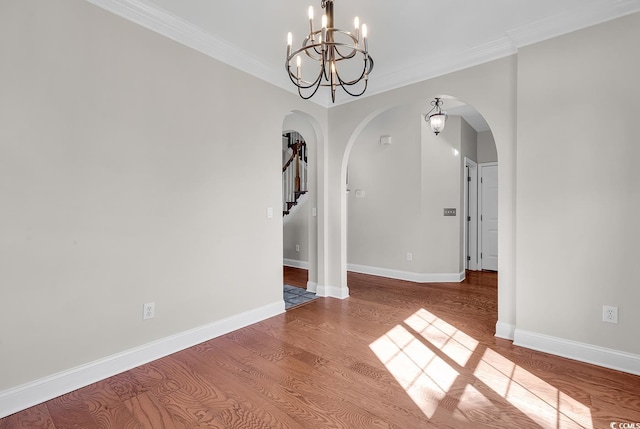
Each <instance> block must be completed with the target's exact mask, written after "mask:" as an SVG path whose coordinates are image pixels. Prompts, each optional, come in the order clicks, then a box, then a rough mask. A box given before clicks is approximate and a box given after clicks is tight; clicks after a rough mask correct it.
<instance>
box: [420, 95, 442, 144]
mask: <svg viewBox="0 0 640 429" xmlns="http://www.w3.org/2000/svg"><path fill="white" fill-rule="evenodd" d="M431 105H432V106H433V108H432V109H431V110H429V113H427V114H426V115H425V116H424V120H425V121H427V122H428V123H429V125H431V130H432V131H433V132H434V133H436V135H438V134H440V132H442V130H444V125H445V123H446V122H447V112H445V111H444V110H442V99H440V98H438V97H436V98H435V100H433V101H432V102H431ZM434 110H435V113H431V112H433V111H434Z"/></svg>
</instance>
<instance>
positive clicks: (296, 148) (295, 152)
mask: <svg viewBox="0 0 640 429" xmlns="http://www.w3.org/2000/svg"><path fill="white" fill-rule="evenodd" d="M302 146H305V147H306V146H307V144H306V143H305V142H296V143H294V144H292V145H291V148H292V149H293V153H292V154H291V156H290V157H289V160H288V161H287V162H286V163H285V164H284V165H283V166H282V172H283V173H284V172H285V171H286V170H287V167H289V165H291V163H292V162H293V160H294V159H295V158H296V156H297V155H298V152H299V151H300V148H301V147H302Z"/></svg>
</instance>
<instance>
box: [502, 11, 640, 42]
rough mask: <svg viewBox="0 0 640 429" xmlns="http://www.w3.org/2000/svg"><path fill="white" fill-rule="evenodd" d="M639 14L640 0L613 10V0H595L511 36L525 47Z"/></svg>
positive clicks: (538, 22)
mask: <svg viewBox="0 0 640 429" xmlns="http://www.w3.org/2000/svg"><path fill="white" fill-rule="evenodd" d="M638 11H640V0H618V1H616V4H615V5H614V6H613V7H612V6H611V1H609V0H595V1H591V2H585V3H584V4H581V5H580V7H577V8H574V9H572V10H570V11H565V12H563V13H559V14H557V15H554V16H552V17H550V18H546V19H542V20H538V21H534V22H531V23H529V24H526V25H523V26H520V27H517V28H514V29H513V30H510V31H508V32H507V35H508V37H509V38H510V39H511V40H512V41H513V45H514V46H515V47H516V48H522V47H524V46H527V45H531V44H533V43H537V42H541V41H543V40H547V39H551V38H553V37H558V36H561V35H563V34H567V33H571V32H573V31H577V30H581V29H583V28H587V27H591V26H592V25H596V24H600V23H603V22H606V21H611V20H612V19H616V18H621V17H623V16H626V15H629V14H632V13H635V12H638Z"/></svg>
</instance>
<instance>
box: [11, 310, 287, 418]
mask: <svg viewBox="0 0 640 429" xmlns="http://www.w3.org/2000/svg"><path fill="white" fill-rule="evenodd" d="M284 311H285V308H284V301H276V302H274V303H272V304H268V305H265V306H262V307H258V308H256V309H253V310H249V311H247V312H244V313H241V314H237V315H234V316H230V317H227V318H226V319H222V320H218V321H216V322H213V323H210V324H208V325H204V326H201V327H198V328H194V329H191V330H188V331H185V332H181V333H179V334H176V335H172V336H170V337H166V338H162V339H160V340H157V341H154V342H152V343H148V344H145V345H142V346H140V347H136V348H134V349H130V350H126V351H124V352H122V353H118V354H115V355H111V356H107V357H105V358H103V359H99V360H97V361H94V362H90V363H87V364H84V365H81V366H79V367H76V368H72V369H69V370H66V371H62V372H59V373H57V374H53V375H50V376H47V377H44V378H41V379H39V380H35V381H33V382H30V383H27V384H24V385H22V386H18V387H14V388H11V389H8V390H5V391H3V392H0V418H2V417H6V416H8V415H10V414H13V413H16V412H18V411H21V410H24V409H26V408H29V407H32V406H34V405H37V404H40V403H42V402H45V401H48V400H50V399H53V398H55V397H58V396H60V395H63V394H65V393H69V392H71V391H73V390H76V389H80V388H81V387H84V386H87V385H89V384H91V383H95V382H97V381H100V380H104V379H105V378H109V377H112V376H114V375H116V374H119V373H121V372H124V371H127V370H130V369H132V368H135V367H137V366H140V365H143V364H145V363H148V362H151V361H154V360H156V359H160V358H162V357H165V356H168V355H170V354H172V353H175V352H178V351H180V350H184V349H186V348H188V347H191V346H194V345H196V344H200V343H202V342H204V341H208V340H210V339H212V338H216V337H219V336H220V335H224V334H226V333H229V332H232V331H235V330H237V329H240V328H243V327H245V326H248V325H251V324H253V323H257V322H260V321H262V320H265V319H268V318H270V317H273V316H276V315H278V314H281V313H284Z"/></svg>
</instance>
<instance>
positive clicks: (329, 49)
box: [285, 0, 437, 110]
mask: <svg viewBox="0 0 640 429" xmlns="http://www.w3.org/2000/svg"><path fill="white" fill-rule="evenodd" d="M321 5H322V8H323V9H325V15H324V16H323V23H322V28H321V29H318V30H315V31H314V26H313V9H312V8H311V7H310V8H309V33H308V35H307V37H306V38H305V39H304V40H303V42H302V47H301V48H300V49H298V50H296V51H295V52H293V53H292V52H291V47H292V37H291V33H289V35H288V44H287V58H286V62H285V69H286V70H287V74H288V75H289V79H290V80H291V82H292V83H293V84H294V85H296V87H297V90H298V94H299V95H300V97H301V98H303V99H305V100H306V99H309V98H311V97H313V96H314V95H315V94H316V92H317V91H318V89H319V88H320V87H321V86H326V87H329V88H330V90H331V100H332V101H333V102H334V103H335V99H336V90H337V87H338V86H340V87H342V89H343V90H344V91H345V92H346V93H347V94H349V95H351V96H354V97H357V96H360V95H362V94H364V92H365V91H366V89H367V86H368V83H369V82H368V78H369V74H370V73H371V71H372V70H373V67H374V61H373V58H371V57H370V56H369V52H368V46H367V37H366V27H365V26H364V24H363V26H362V30H363V31H362V38H361V37H360V33H359V20H358V19H357V18H356V20H355V21H354V26H355V33H353V34H352V33H351V32H348V31H343V30H340V29H337V28H335V27H334V13H333V7H334V0H321ZM303 55H305V56H306V57H307V58H309V59H311V60H313V61H315V62H316V63H317V64H316V66H317V67H319V68H318V69H316V70H317V77H316V78H315V80H314V81H313V82H309V81H306V80H303V79H302V63H301V58H302V56H303ZM359 55H362V57H361V58H362V59H363V60H364V61H363V65H362V69H361V72H360V75H359V76H357V77H356V78H354V79H352V80H344V79H343V78H342V76H341V75H340V70H338V67H339V66H340V65H342V63H341V61H344V60H351V59H354V61H357V59H356V57H358V56H359ZM293 59H295V60H296V63H297V65H295V66H294V67H292V64H291V61H292V60H293ZM345 64H346V63H345ZM356 64H357V63H355V64H354V66H355V65H356ZM346 69H347V71H346V74H347V77H350V76H352V75H353V73H352V72H353V71H355V72H356V73H357V69H356V70H352V67H349V66H348V65H347V66H346ZM342 72H345V69H344V67H343V70H342ZM307 74H308V73H307ZM363 81H364V82H363ZM356 85H359V86H356ZM352 86H354V88H353V90H350V87H352ZM359 88H362V90H360V89H359ZM303 91H304V92H310V94H309V95H306V96H305V95H303ZM432 110H433V109H432ZM436 110H437V109H436Z"/></svg>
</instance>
